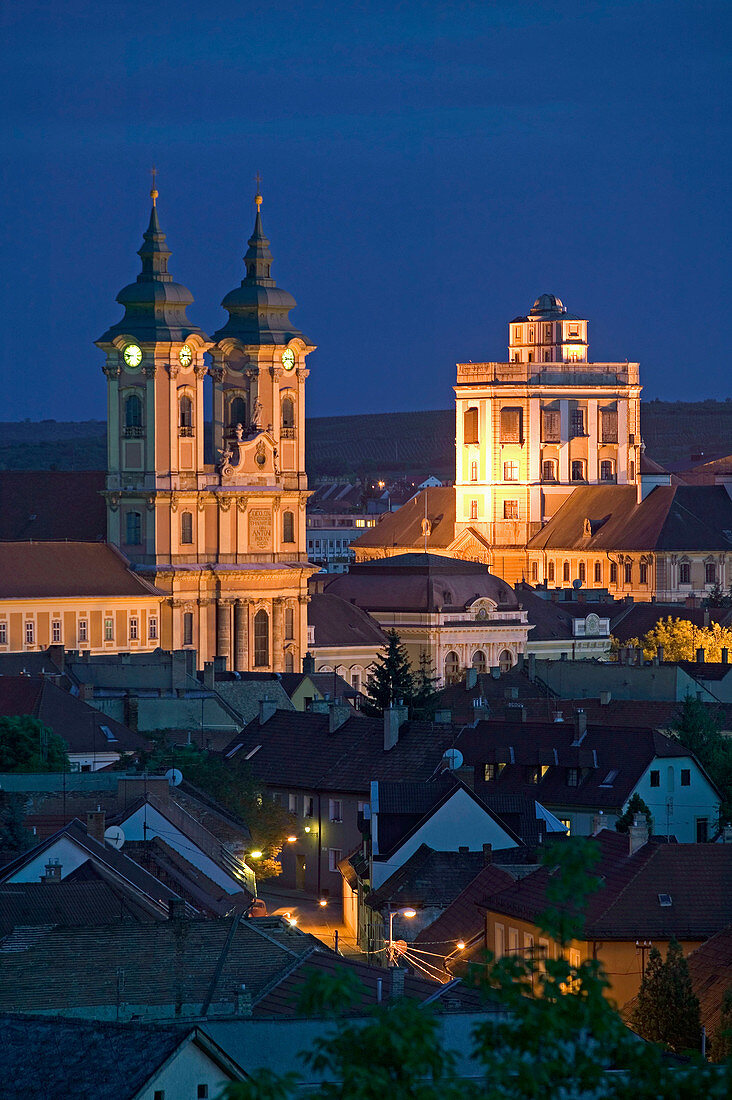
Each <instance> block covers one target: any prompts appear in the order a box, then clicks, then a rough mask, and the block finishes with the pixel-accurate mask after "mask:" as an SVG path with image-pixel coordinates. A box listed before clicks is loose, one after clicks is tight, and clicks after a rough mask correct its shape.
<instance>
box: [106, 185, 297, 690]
mask: <svg viewBox="0 0 732 1100" xmlns="http://www.w3.org/2000/svg"><path fill="white" fill-rule="evenodd" d="M151 197H152V202H153V205H152V211H151V214H150V224H149V225H148V228H147V231H146V232H145V233H144V235H143V244H142V248H141V249H140V250H139V253H138V254H139V256H140V258H141V260H142V270H141V272H140V274H139V275H138V276H137V281H136V282H134V283H132V284H131V285H130V286H127V287H125V288H124V289H123V290H121V291H120V293H119V294H118V295H117V301H118V302H119V303H120V305H122V306H123V307H124V310H125V315H124V317H123V318H122V320H121V321H120V322H119V323H118V324H116V325H113V326H112V327H111V328H109V329H107V331H106V332H105V333H104V335H103V336H101V337H100V339H99V340H97V341H96V344H97V347H99V348H101V349H102V351H104V352H105V354H106V357H107V358H106V363H105V365H104V373H105V374H106V376H107V414H108V415H107V482H106V493H105V495H106V501H107V538H108V540H109V542H111V543H112V544H114V545H116V546H118V547H119V548H120V549H121V550H122V552H123V553H124V555H125V556H126V557H127V558H129V559H130V560H131V561H132V562H133V563H134V566H135V569H136V571H137V572H138V573H139V574H141V575H142V576H144V577H146V578H147V579H148V580H149V581H150V582H151V583H152V584H153V585H154V586H155V587H156V588H157V589H158V590H159V591H162V592H163V593H164V594H165V596H166V599H164V600H163V604H162V615H161V619H162V621H161V623H160V624H158V623H157V622H155V620H151V621H150V622H148V623H145V624H144V629H145V630H147V631H148V633H149V635H150V637H151V639H153V640H154V639H155V638H156V637H158V638H159V643H160V645H161V646H162V647H163V648H164V649H180V648H182V647H186V646H191V647H192V648H195V649H196V650H197V651H198V656H199V662H203V661H208V660H212V659H213V657H214V656H218V657H225V658H226V659H227V662H228V667H229V668H233V669H236V670H240V671H245V670H249V669H254V670H262V671H267V670H271V671H273V672H288V671H295V670H299V669H300V668H301V662H302V657H303V655H304V653H305V651H306V649H307V582H308V578H309V576H310V575H311V574H312V573H313V572H314V571H315V570H314V567H313V566H311V565H310V564H309V563H308V561H307V555H306V551H305V547H306V542H305V504H306V500H307V496H308V493H307V477H306V474H305V380H306V378H307V376H308V373H309V372H308V370H307V369H306V367H305V357H306V356H307V355H308V354H309V352H311V351H313V350H314V345H312V344H310V343H308V341H307V340H306V339H305V338H304V337H303V335H302V333H301V332H299V331H298V330H297V329H296V328H294V327H293V325H292V323H291V321H290V317H289V312H290V310H291V309H293V308H294V306H295V300H294V298H292V296H291V295H290V294H288V293H287V292H286V291H284V290H281V289H279V288H278V287H277V285H276V283H275V281H274V279H273V278H272V275H271V267H272V254H271V252H270V250H269V241H268V240H267V238H266V237H265V235H264V230H263V227H262V219H261V212H260V207H261V203H262V199H261V196H260V195H257V197H256V206H257V212H256V218H255V222H254V232H253V233H252V236H251V237H250V239H249V248H248V251H247V253H246V255H245V257H244V262H245V265H246V273H245V277H244V279H243V280H242V283H241V286H239V287H237V288H236V289H235V290H232V291H231V293H229V294H227V296H226V297H225V298H224V301H223V303H222V305H223V307H224V309H225V310H226V311H227V312H228V314H229V317H228V320H227V321H226V323H225V324H224V325H223V327H222V328H220V329H219V330H218V332H215V333H214V334H213V337H209V336H207V335H206V333H205V332H203V331H202V330H201V329H200V328H198V327H197V326H196V325H194V324H191V322H190V321H189V319H188V317H187V315H186V309H187V307H188V306H189V305H190V304H191V303H192V301H193V297H192V295H191V293H190V292H189V291H188V290H187V288H186V287H184V286H181V285H180V283H176V282H174V281H173V278H172V276H171V275H170V274H169V272H168V259H169V257H170V251H169V249H168V248H167V246H166V243H165V234H164V233H163V232H162V231H161V228H160V223H159V220H158V212H157V207H156V200H157V192H156V191H155V190H154V189H153V191H152V192H151ZM206 354H208V355H209V356H210V360H211V361H210V363H207V362H205V361H204V356H205V355H206ZM206 375H210V376H211V378H212V382H213V423H212V445H213V454H214V456H215V457H217V461H215V462H214V463H207V462H206V461H205V443H206V442H208V441H207V440H205V438H204V436H205V430H206V429H205V421H204V379H205V377H206ZM140 625H141V626H143V624H140Z"/></svg>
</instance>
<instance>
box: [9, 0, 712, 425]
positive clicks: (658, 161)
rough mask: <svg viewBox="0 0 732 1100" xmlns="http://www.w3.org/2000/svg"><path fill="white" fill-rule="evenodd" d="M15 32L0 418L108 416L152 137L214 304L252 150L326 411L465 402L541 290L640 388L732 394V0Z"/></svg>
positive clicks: (142, 22) (214, 13) (221, 7)
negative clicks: (476, 364)
mask: <svg viewBox="0 0 732 1100" xmlns="http://www.w3.org/2000/svg"><path fill="white" fill-rule="evenodd" d="M0 35H1V36H2V42H3V65H2V69H1V70H0V101H1V102H2V103H3V110H2V118H3V123H2V126H3V129H2V146H1V149H0V156H1V158H2V179H3V184H4V194H5V203H4V215H3V238H4V248H3V261H4V262H3V269H4V276H3V284H2V294H1V296H0V303H1V304H0V317H1V319H2V326H3V333H4V336H3V340H2V353H1V355H2V358H1V360H0V377H1V381H2V393H3V397H4V400H3V402H2V408H1V409H0V420H5V419H15V418H22V417H30V418H32V419H38V418H41V417H54V418H56V419H59V420H60V419H66V418H73V419H76V418H83V417H88V416H103V415H104V411H105V388H104V378H103V375H102V373H101V370H100V363H101V353H100V352H98V351H97V349H96V348H94V346H93V340H94V339H95V338H96V337H97V336H98V335H99V334H100V333H101V332H102V331H103V330H104V329H105V328H106V327H107V326H108V325H109V324H111V323H113V322H115V321H117V320H118V318H119V317H120V316H121V310H120V307H119V306H117V305H116V303H115V301H114V299H115V296H116V294H117V292H118V290H119V289H120V288H121V287H122V286H124V285H125V284H126V283H128V282H130V281H132V280H133V279H134V278H135V276H136V274H137V271H138V265H139V261H138V258H137V256H136V255H135V252H136V250H137V249H138V248H139V246H140V243H141V235H142V231H143V229H144V227H145V224H146V221H147V216H148V205H149V200H148V197H147V193H148V190H149V187H150V180H149V168H150V165H151V164H152V163H153V162H154V163H155V164H157V166H158V168H159V179H158V185H159V189H160V200H159V208H160V215H161V221H162V225H163V229H164V230H165V232H166V233H167V235H168V243H169V244H170V246H171V248H172V250H173V257H172V260H171V270H172V272H173V274H174V276H175V277H176V278H177V279H178V280H179V281H180V282H183V283H185V284H186V285H187V286H189V287H190V289H191V290H192V292H193V294H194V297H195V298H196V302H195V304H194V305H193V307H192V308H191V310H190V315H191V317H192V319H194V320H195V321H196V322H198V323H199V324H202V325H203V326H204V328H206V329H208V330H209V331H211V330H213V329H214V328H216V327H217V326H218V325H220V324H221V322H222V320H223V318H224V314H223V311H222V310H221V309H220V307H219V303H220V301H221V299H222V297H223V296H224V294H226V293H227V291H229V290H230V289H231V288H232V287H233V286H235V285H238V283H239V281H240V279H241V278H242V273H243V272H242V266H243V265H242V263H241V256H242V255H243V252H244V250H245V247H246V243H245V242H246V238H247V237H248V236H249V233H250V231H251V225H252V221H253V205H252V197H253V191H254V184H253V177H254V174H255V172H256V171H257V170H258V169H259V170H260V171H261V172H262V175H263V178H264V197H265V203H264V208H263V215H264V220H265V229H266V231H267V233H268V235H269V236H270V238H271V241H272V249H273V252H274V256H275V261H276V262H275V269H274V275H275V277H276V278H277V280H278V282H279V283H280V285H281V286H284V287H286V288H287V289H288V290H289V291H291V293H293V294H294V296H295V297H296V299H297V301H298V308H297V310H296V311H295V313H294V314H293V319H294V320H295V321H296V323H297V324H298V326H299V327H300V328H301V329H302V330H303V331H304V332H305V333H306V335H307V336H309V338H310V339H311V340H312V342H313V343H315V344H317V345H318V351H317V352H315V353H314V354H313V355H312V356H311V359H310V366H311V375H310V381H309V385H308V393H309V405H308V412H309V414H310V415H327V414H334V413H349V412H366V411H385V410H392V409H393V410H397V409H416V408H444V407H448V406H449V405H450V404H451V402H452V397H453V394H452V389H451V387H452V384H453V381H454V364H455V362H456V361H458V360H462V359H473V360H480V359H501V358H504V357H505V355H506V322H507V321H508V320H509V319H510V318H511V317H513V316H515V315H516V314H518V313H521V312H525V311H526V309H528V308H529V306H530V305H531V303H532V301H533V299H534V298H535V297H536V295H537V294H539V293H540V292H542V291H545V290H548V291H553V292H555V293H557V294H559V295H560V296H561V297H562V298H563V299H564V301H565V303H566V304H568V306H569V308H570V310H571V311H573V312H578V313H581V314H582V315H584V316H587V317H589V319H590V322H591V324H590V352H591V357H592V358H594V359H599V360H602V359H625V358H628V359H638V360H640V362H641V366H642V377H643V381H644V383H645V396H646V397H667V398H671V399H680V398H704V397H722V398H724V397H727V396H728V395H730V394H732V384H731V383H730V365H729V358H730V356H729V346H730V341H729V336H728V332H727V326H728V316H729V294H730V289H729V287H730V272H729V253H730V240H731V239H732V233H731V232H730V229H731V227H730V214H729V210H730V202H729V193H728V187H729V180H730V178H732V140H731V139H732V135H731V134H730V102H729V87H730V41H732V5H730V3H729V0H686V2H682V3H678V2H676V3H674V2H673V0H671V2H669V0H627V2H626V0H616V2H605V3H600V2H596V0H550V2H547V0H544V2H541V3H539V2H529V3H526V2H519V3H510V2H491V0H481V2H473V3H461V2H459V0H450V2H449V3H448V2H442V3H433V2H430V0H426V2H422V3H411V4H410V3H391V4H376V3H368V2H365V3H363V2H361V3H358V2H352V3H343V2H337V0H330V2H312V0H300V2H298V3H283V2H278V0H273V2H264V3H263V2H261V0H258V2H256V3H255V2H253V0H240V2H232V0H216V3H209V4H208V5H205V4H202V3H192V2H188V0H177V2H175V3H173V2H171V0H156V2H154V3H151V2H150V0H124V2H119V3H116V2H115V3H112V2H111V0H93V2H87V0H63V2H59V0H45V2H38V0H19V2H17V3H6V4H4V5H2V9H1V11H0Z"/></svg>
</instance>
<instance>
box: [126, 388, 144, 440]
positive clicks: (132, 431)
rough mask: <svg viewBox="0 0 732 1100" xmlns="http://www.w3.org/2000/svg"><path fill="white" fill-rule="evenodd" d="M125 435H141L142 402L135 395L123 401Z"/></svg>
mask: <svg viewBox="0 0 732 1100" xmlns="http://www.w3.org/2000/svg"><path fill="white" fill-rule="evenodd" d="M125 435H126V436H139V435H142V401H141V400H140V398H139V397H138V395H137V394H136V393H131V394H129V395H128V396H127V398H126V400H125Z"/></svg>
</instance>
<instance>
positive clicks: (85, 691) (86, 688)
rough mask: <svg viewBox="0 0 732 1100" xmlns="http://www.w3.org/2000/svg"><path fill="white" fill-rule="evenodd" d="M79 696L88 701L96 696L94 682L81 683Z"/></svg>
mask: <svg viewBox="0 0 732 1100" xmlns="http://www.w3.org/2000/svg"><path fill="white" fill-rule="evenodd" d="M79 698H80V699H82V700H83V701H84V702H85V703H88V702H89V701H90V700H91V699H93V698H94V684H79Z"/></svg>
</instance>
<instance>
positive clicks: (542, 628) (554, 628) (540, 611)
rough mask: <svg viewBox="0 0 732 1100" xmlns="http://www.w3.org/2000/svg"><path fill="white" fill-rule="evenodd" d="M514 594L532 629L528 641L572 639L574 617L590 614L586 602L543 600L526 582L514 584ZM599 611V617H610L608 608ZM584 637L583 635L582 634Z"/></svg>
mask: <svg viewBox="0 0 732 1100" xmlns="http://www.w3.org/2000/svg"><path fill="white" fill-rule="evenodd" d="M516 594H517V596H518V598H519V602H520V604H521V606H522V607H523V609H524V611H527V612H528V617H529V622H530V623H531V625H532V627H533V629H532V630H531V632H530V633H529V641H530V642H543V641H552V640H554V639H555V638H566V639H568V640H569V641H572V640H573V639H574V621H575V619H585V618H586V617H587V616H588V615H589V614H590V609H589V608H588V607H587V605H586V604H582V603H575V602H574V601H569V600H566V601H565V600H562V601H559V600H545V599H543V598H542V597H541V596H537V594H536V593H535V592H534V590H533V588H531V587H530V585H528V584H522V585H517V586H516ZM611 607H612V605H608V608H607V609H606V610H603V611H601V612H600V613H599V614H600V617H601V618H607V619H609V618H610V608H611ZM583 637H584V635H583Z"/></svg>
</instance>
